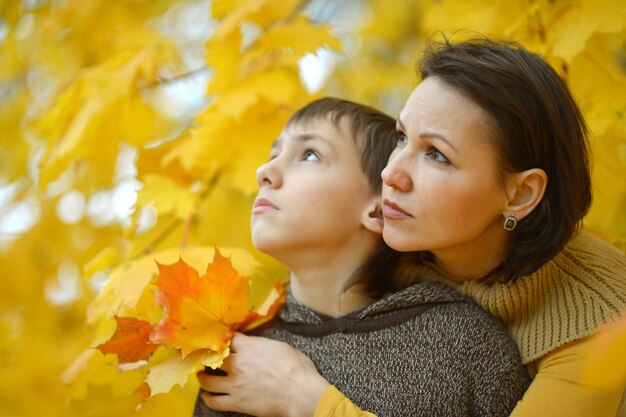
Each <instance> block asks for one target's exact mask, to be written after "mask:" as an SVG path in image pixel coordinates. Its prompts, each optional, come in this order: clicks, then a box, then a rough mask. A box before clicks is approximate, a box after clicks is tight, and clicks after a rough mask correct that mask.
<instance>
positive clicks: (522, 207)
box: [502, 168, 548, 220]
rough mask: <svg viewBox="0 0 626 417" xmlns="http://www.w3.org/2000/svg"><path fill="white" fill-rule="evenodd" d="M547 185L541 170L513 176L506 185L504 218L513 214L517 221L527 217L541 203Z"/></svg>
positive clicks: (545, 176)
mask: <svg viewBox="0 0 626 417" xmlns="http://www.w3.org/2000/svg"><path fill="white" fill-rule="evenodd" d="M547 185H548V175H547V174H546V172H545V171H544V170H543V169H539V168H533V169H528V170H526V171H522V172H518V173H516V174H513V177H512V178H511V181H510V182H509V185H508V187H507V188H508V190H507V191H508V204H507V208H506V210H507V211H506V212H505V213H502V214H503V215H504V216H505V217H506V216H508V215H510V214H513V215H514V216H515V217H516V218H517V220H521V219H523V218H524V217H526V216H528V215H529V214H530V213H531V212H532V211H533V210H534V209H535V207H537V205H538V204H539V203H540V202H541V199H542V198H543V195H544V193H545V191H546V186H547Z"/></svg>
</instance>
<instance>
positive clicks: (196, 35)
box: [0, 0, 626, 417]
mask: <svg viewBox="0 0 626 417" xmlns="http://www.w3.org/2000/svg"><path fill="white" fill-rule="evenodd" d="M437 32H443V33H445V34H447V35H452V36H453V39H454V37H456V38H461V37H463V36H471V34H472V33H475V32H479V33H482V34H486V35H489V36H494V37H501V38H507V39H514V40H517V41H520V42H521V43H523V44H524V45H526V46H527V47H529V48H530V49H532V50H535V51H537V52H540V53H542V54H544V55H545V56H546V58H547V59H548V60H549V62H550V63H552V64H553V65H554V67H555V68H556V69H557V71H559V73H560V74H561V75H562V76H563V78H564V79H565V80H566V82H567V83H568V84H569V85H570V86H571V88H572V90H573V91H574V94H575V95H576V97H577V99H578V101H579V103H580V105H581V108H582V109H583V112H584V114H585V117H586V118H587V121H588V122H589V125H590V127H591V130H592V132H593V143H592V146H593V154H594V171H593V175H594V176H593V181H594V203H593V206H592V209H591V212H590V213H589V215H588V216H587V217H586V219H585V222H586V224H587V226H589V227H590V228H592V229H594V230H595V231H596V233H598V234H599V235H601V236H603V237H604V238H606V239H608V240H610V241H611V242H612V243H614V244H615V245H617V246H618V247H620V248H622V249H626V244H625V239H626V217H625V216H624V213H626V181H625V180H624V178H626V3H624V2H623V1H621V0H607V1H603V2H598V1H593V0H538V1H529V0H515V1H505V0H490V1H478V0H467V1H465V0H463V1H462V0H442V1H434V0H423V1H419V2H418V1H413V0H394V1H393V2H389V1H388V0H352V1H343V0H324V1H320V0H308V1H302V0H243V1H240V0H213V1H209V0H176V1H175V0H90V1H83V0H66V1H62V2H59V1H50V0H43V1H26V0H14V1H12V0H8V1H2V0H0V270H2V271H3V272H4V273H5V275H6V276H5V277H4V279H2V280H0V368H1V369H2V372H0V414H1V415H2V416H7V417H23V416H32V415H40V416H52V415H61V416H68V417H69V416H110V415H116V416H125V415H131V414H137V415H140V416H141V415H145V416H155V417H159V416H170V415H190V413H191V410H192V407H193V401H194V400H195V395H196V390H197V383H196V382H195V381H193V378H192V380H190V381H189V383H187V384H186V385H185V388H184V389H174V390H173V391H172V392H170V393H168V394H162V395H157V396H155V397H153V398H151V399H150V400H149V401H147V402H145V403H144V404H143V406H142V407H141V408H140V409H138V410H137V405H138V404H139V402H140V396H139V394H137V393H134V389H135V388H136V386H137V385H138V381H142V380H143V379H144V378H145V375H144V374H143V373H142V371H140V370H134V371H133V370H131V371H120V369H119V368H118V366H117V365H118V364H117V360H116V359H115V358H114V357H113V356H111V355H103V354H102V353H100V352H99V351H97V350H88V351H87V353H85V354H83V355H81V352H84V351H85V349H86V348H88V347H89V346H94V343H96V342H97V341H101V340H102V339H103V338H106V337H107V335H109V336H110V334H111V333H112V331H113V320H112V318H111V314H112V312H113V311H116V310H117V309H118V308H119V309H122V308H123V306H124V303H132V304H133V306H134V307H137V306H139V307H140V310H142V311H143V312H144V314H145V315H146V317H148V316H149V317H154V315H158V314H159V311H158V310H155V309H153V308H154V305H153V304H152V302H151V299H150V294H149V291H150V290H151V288H150V286H149V284H148V283H149V281H150V274H151V273H152V272H150V271H152V270H151V269H150V268H153V267H154V263H153V260H154V259H155V258H157V259H158V258H159V257H172V256H174V257H175V255H176V254H178V253H180V252H185V251H187V252H188V253H196V252H194V251H198V249H197V248H198V247H200V248H206V247H213V246H219V247H232V248H238V249H233V250H234V251H241V252H237V253H240V255H237V256H235V255H233V260H234V261H235V262H236V258H237V259H240V260H241V261H242V262H244V263H245V262H249V264H252V263H255V264H256V263H258V264H259V265H260V268H258V269H257V270H255V271H256V272H255V274H257V275H258V279H257V280H256V281H255V282H256V285H258V286H263V287H264V288H268V287H269V286H271V285H272V284H273V282H274V279H275V277H277V276H280V275H281V274H284V272H285V271H284V270H283V269H282V267H281V266H280V265H278V264H276V263H275V262H272V261H271V260H269V259H268V258H267V257H264V256H263V255H262V254H259V253H257V252H255V251H254V249H253V248H252V246H251V243H250V236H249V231H248V224H249V211H250V207H251V204H252V200H253V196H254V193H255V191H256V189H257V184H256V180H255V176H254V172H255V169H256V167H257V166H258V165H260V164H261V163H262V162H264V161H265V160H266V159H267V155H268V150H269V146H270V144H271V142H272V141H273V139H274V138H275V137H276V136H277V135H278V133H279V132H280V129H281V128H282V126H283V125H284V123H285V122H286V120H287V119H288V118H289V116H290V115H291V113H292V112H293V111H294V110H295V109H297V108H298V107H300V106H301V105H303V104H305V103H306V102H308V101H310V100H312V99H313V98H315V97H317V96H319V95H321V94H330V95H335V96H340V97H346V98H350V99H352V100H355V101H360V102H364V103H367V104H371V105H374V106H376V107H379V108H381V109H383V110H386V111H388V112H389V113H390V114H392V115H397V113H398V112H399V110H400V108H401V107H402V105H403V102H404V100H405V99H406V97H407V96H408V94H409V93H410V91H411V89H412V88H413V87H414V86H415V85H416V83H417V81H418V80H417V77H416V75H415V71H414V69H413V65H414V62H415V61H416V59H417V57H418V55H419V51H420V49H422V48H423V47H424V45H425V42H426V41H427V40H428V39H429V38H431V37H432V36H433V35H434V36H439V35H437ZM323 51H325V52H323ZM328 51H333V53H328ZM323 54H326V55H325V56H327V57H328V56H330V57H331V58H330V64H329V65H331V67H330V69H331V71H330V74H329V76H328V78H326V79H323V80H322V88H321V89H320V90H319V91H315V92H310V91H309V90H308V89H307V87H306V85H305V80H306V77H307V76H311V75H318V74H311V71H312V70H310V69H309V70H308V71H309V72H308V73H307V71H306V70H304V69H303V68H304V67H303V66H301V62H302V61H301V59H302V58H303V57H305V58H311V56H318V57H319V59H320V60H321V57H322V55H323ZM173 110H177V111H173ZM178 110H180V111H178ZM168 111H169V112H168ZM129 167H130V168H129ZM128 190H131V191H130V196H129V191H128ZM135 193H136V195H135ZM129 201H130V202H129ZM127 206H132V210H131V211H128V212H126V211H124V210H125V209H126V208H127ZM198 253H201V254H202V255H201V256H204V255H206V253H205V250H204V249H200V252H198ZM241 253H246V254H252V255H241ZM196 255H197V253H196ZM196 255H194V256H196ZM248 257H250V258H248ZM137 274H139V275H141V274H143V275H141V276H139V275H137ZM131 278H132V279H139V280H140V281H141V282H140V283H139V284H137V286H136V287H132V289H133V291H128V292H125V293H124V292H122V291H126V290H128V289H129V287H128V286H126V285H124V286H123V288H124V290H120V289H119V288H118V287H117V285H118V284H119V282H122V281H124V280H127V281H128V280H130V279H131ZM104 282H107V284H106V286H104V288H103V283H104ZM146 285H148V287H146ZM262 290H263V288H257V289H256V290H255V288H252V289H251V291H252V292H253V293H254V292H255V291H256V292H257V293H261V292H262ZM129 300H130V301H129ZM622 323H623V321H622ZM625 332H626V329H624V326H623V325H622V326H621V327H620V326H616V327H615V328H614V329H613V331H612V333H611V334H612V337H613V339H612V340H615V341H616V342H615V343H614V344H613V345H611V343H609V342H607V343H606V344H605V345H603V346H601V347H598V349H604V350H603V352H608V353H607V354H606V356H607V357H618V356H619V349H621V348H622V347H623V346H624V343H623V338H624V336H623V335H624V333H625ZM616 349H618V350H616ZM159 355H161V354H159ZM159 355H156V357H155V360H157V361H163V362H165V361H167V357H165V356H166V355H165V354H162V356H159ZM616 355H617V356H616ZM593 368H594V369H600V370H602V371H600V373H599V374H598V372H597V371H596V373H595V374H593V375H592V377H593V378H596V379H601V378H602V375H603V374H602V372H609V370H610V367H607V366H606V363H602V362H601V361H600V362H598V363H594V364H593ZM622 371H623V369H622ZM43 387H45V389H44V388H43Z"/></svg>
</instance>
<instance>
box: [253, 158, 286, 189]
mask: <svg viewBox="0 0 626 417" xmlns="http://www.w3.org/2000/svg"><path fill="white" fill-rule="evenodd" d="M256 180H257V182H258V183H259V187H264V186H270V187H271V188H277V187H280V184H281V178H280V173H279V172H278V167H276V162H275V159H273V160H271V161H269V162H266V163H265V164H263V165H261V166H260V167H259V168H257V170H256Z"/></svg>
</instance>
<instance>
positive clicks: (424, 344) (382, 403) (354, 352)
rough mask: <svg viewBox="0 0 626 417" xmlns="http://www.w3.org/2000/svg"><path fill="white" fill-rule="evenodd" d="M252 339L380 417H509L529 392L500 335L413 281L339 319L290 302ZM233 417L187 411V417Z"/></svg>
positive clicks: (456, 297)
mask: <svg viewBox="0 0 626 417" xmlns="http://www.w3.org/2000/svg"><path fill="white" fill-rule="evenodd" d="M256 334H257V335H260V336H265V337H269V338H271V339H275V340H281V341H284V342H287V343H289V344H290V345H292V346H294V347H295V348H297V349H299V350H300V351H302V352H304V353H305V354H307V355H308V356H309V357H310V358H311V359H312V360H313V362H314V363H315V364H316V366H317V369H318V371H319V372H320V374H321V375H322V376H324V377H325V378H326V379H327V380H328V381H329V382H330V383H331V384H333V385H334V386H336V387H337V388H338V389H339V390H340V391H341V392H342V393H344V394H345V395H346V396H347V397H348V398H350V399H351V400H352V401H353V402H354V403H355V404H356V405H358V406H359V407H361V409H363V410H366V411H369V412H372V413H374V414H376V415H377V416H379V417H387V416H389V417H391V416H393V417H400V416H428V417H434V416H481V417H489V416H508V415H509V414H510V412H511V410H513V408H514V406H515V404H516V402H517V401H518V400H519V399H520V398H521V397H522V395H523V393H524V391H525V389H526V388H527V386H528V384H529V377H528V374H527V372H526V370H525V368H524V367H523V366H522V363H521V361H520V357H519V353H518V351H517V347H516V346H515V344H514V343H513V341H512V339H511V338H510V337H509V336H508V334H507V333H506V332H505V330H504V328H503V327H502V326H501V325H500V324H499V322H497V321H496V319H494V318H493V317H492V316H491V315H489V314H488V313H487V312H485V311H484V310H482V309H481V308H480V307H479V306H478V305H477V304H475V303H474V302H473V301H471V300H469V299H468V298H466V297H464V296H463V295H461V294H459V293H457V292H456V291H454V290H452V289H451V288H449V287H447V286H445V285H443V284H440V283H434V282H421V283H418V284H415V285H413V286H412V287H409V288H406V289H404V290H402V291H399V292H397V293H395V294H392V295H390V296H388V297H386V298H384V299H382V300H379V301H377V302H375V303H374V304H372V305H370V306H368V307H366V308H364V309H362V310H360V311H357V312H354V313H352V314H349V315H347V316H344V317H340V318H333V317H328V316H325V315H323V314H319V313H317V312H315V311H313V310H311V309H309V308H307V307H306V306H304V305H303V304H302V303H300V302H298V301H297V300H296V299H294V298H293V296H292V295H291V294H288V296H287V302H286V304H285V306H284V307H283V308H282V309H281V311H280V313H279V315H278V318H277V319H275V320H274V321H272V322H271V323H269V324H268V325H266V326H264V327H263V328H261V329H260V330H259V331H258V332H256ZM227 415H230V416H235V415H240V414H234V413H218V412H215V411H213V410H210V409H208V408H207V407H206V406H205V405H204V403H203V401H202V399H201V398H200V397H198V401H197V402H196V409H195V412H194V416H195V417H204V416H227Z"/></svg>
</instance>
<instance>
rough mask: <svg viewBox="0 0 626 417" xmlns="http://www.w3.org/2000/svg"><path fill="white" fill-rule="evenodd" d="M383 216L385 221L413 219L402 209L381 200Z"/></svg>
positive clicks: (385, 200) (390, 202)
mask: <svg viewBox="0 0 626 417" xmlns="http://www.w3.org/2000/svg"><path fill="white" fill-rule="evenodd" d="M383 216H384V217H385V218H386V219H405V218H407V217H413V216H411V215H410V214H409V213H407V212H406V211H404V209H403V208H402V207H400V206H399V205H397V204H396V203H394V202H392V201H389V200H387V199H384V200H383Z"/></svg>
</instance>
